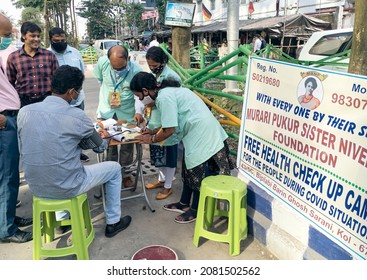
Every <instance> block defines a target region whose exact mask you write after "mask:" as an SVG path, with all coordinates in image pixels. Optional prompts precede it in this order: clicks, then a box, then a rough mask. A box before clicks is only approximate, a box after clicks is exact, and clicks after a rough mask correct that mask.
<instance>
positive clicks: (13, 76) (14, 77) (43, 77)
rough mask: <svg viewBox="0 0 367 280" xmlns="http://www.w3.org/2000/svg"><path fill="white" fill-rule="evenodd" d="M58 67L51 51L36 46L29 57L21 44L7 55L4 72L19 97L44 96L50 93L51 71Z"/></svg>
mask: <svg viewBox="0 0 367 280" xmlns="http://www.w3.org/2000/svg"><path fill="white" fill-rule="evenodd" d="M58 67H59V63H58V61H57V58H56V56H55V55H54V54H53V53H52V52H50V51H48V50H45V49H42V48H38V50H37V51H36V54H35V55H34V56H33V57H31V56H30V55H28V54H27V53H26V52H25V51H24V46H23V48H21V49H19V50H17V51H15V52H13V53H11V54H10V55H9V57H8V62H7V69H6V72H7V75H8V79H9V82H10V83H11V84H12V85H13V86H14V87H15V89H16V91H17V92H18V94H19V96H20V98H22V97H23V96H28V97H30V96H44V95H49V94H51V80H52V76H53V72H54V71H55V70H56V69H57V68H58Z"/></svg>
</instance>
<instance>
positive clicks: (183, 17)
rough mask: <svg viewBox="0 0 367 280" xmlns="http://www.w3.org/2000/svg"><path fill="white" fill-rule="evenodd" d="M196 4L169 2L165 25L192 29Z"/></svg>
mask: <svg viewBox="0 0 367 280" xmlns="http://www.w3.org/2000/svg"><path fill="white" fill-rule="evenodd" d="M195 6H196V5H195V4H192V3H173V2H167V6H166V17H165V21H164V24H165V25H171V26H181V27H191V25H192V19H193V17H194V12H195Z"/></svg>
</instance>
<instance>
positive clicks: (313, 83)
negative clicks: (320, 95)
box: [305, 77, 317, 89]
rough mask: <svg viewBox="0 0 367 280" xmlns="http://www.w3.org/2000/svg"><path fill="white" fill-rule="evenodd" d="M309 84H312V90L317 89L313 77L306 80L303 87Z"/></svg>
mask: <svg viewBox="0 0 367 280" xmlns="http://www.w3.org/2000/svg"><path fill="white" fill-rule="evenodd" d="M309 82H311V83H312V86H313V89H315V88H317V82H316V79H315V78H313V77H309V78H307V79H306V81H305V87H306V86H307V84H308V83H309Z"/></svg>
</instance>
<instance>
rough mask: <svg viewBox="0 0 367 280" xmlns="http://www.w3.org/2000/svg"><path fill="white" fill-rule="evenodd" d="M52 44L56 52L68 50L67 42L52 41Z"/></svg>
mask: <svg viewBox="0 0 367 280" xmlns="http://www.w3.org/2000/svg"><path fill="white" fill-rule="evenodd" d="M51 46H52V48H53V49H54V50H55V51H56V52H58V53H60V52H63V51H65V50H66V47H67V46H68V43H66V42H56V43H51Z"/></svg>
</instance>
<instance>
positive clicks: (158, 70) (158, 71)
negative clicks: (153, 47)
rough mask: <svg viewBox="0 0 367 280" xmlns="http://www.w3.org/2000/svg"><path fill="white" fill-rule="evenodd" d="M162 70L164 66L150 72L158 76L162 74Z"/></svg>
mask: <svg viewBox="0 0 367 280" xmlns="http://www.w3.org/2000/svg"><path fill="white" fill-rule="evenodd" d="M163 68H164V65H162V64H161V65H160V66H158V67H157V68H155V69H153V70H152V73H154V74H160V73H162V71H163Z"/></svg>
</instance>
